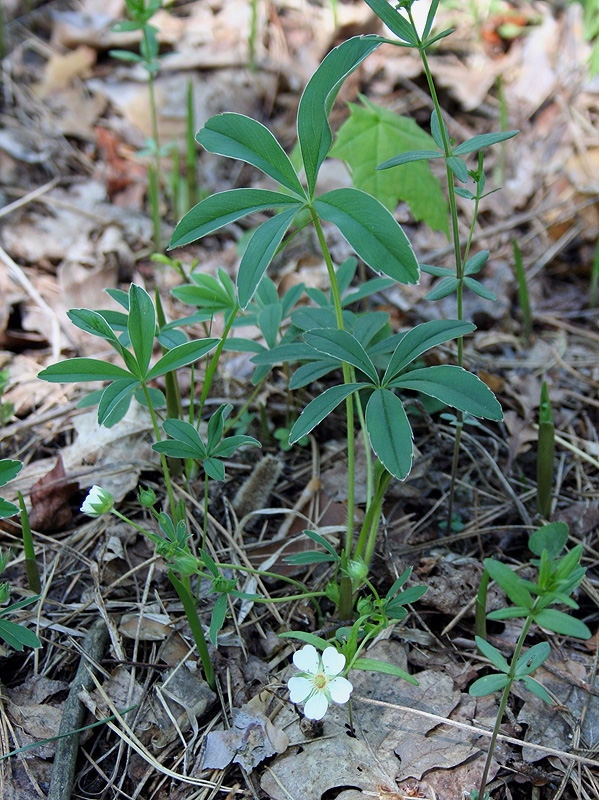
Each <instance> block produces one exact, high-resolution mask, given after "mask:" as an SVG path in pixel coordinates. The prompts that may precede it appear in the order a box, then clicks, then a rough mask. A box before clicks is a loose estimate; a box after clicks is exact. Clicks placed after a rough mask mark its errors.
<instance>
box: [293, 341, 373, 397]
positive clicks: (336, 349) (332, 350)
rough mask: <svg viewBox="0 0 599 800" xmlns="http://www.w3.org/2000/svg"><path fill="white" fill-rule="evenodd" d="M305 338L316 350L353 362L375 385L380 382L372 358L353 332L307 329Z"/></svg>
mask: <svg viewBox="0 0 599 800" xmlns="http://www.w3.org/2000/svg"><path fill="white" fill-rule="evenodd" d="M304 339H305V341H306V342H307V343H308V344H309V345H310V346H311V347H313V348H314V349H315V350H318V351H319V352H321V353H324V354H325V355H327V356H330V357H331V358H337V359H339V361H345V362H346V363H347V364H353V366H354V367H356V368H357V369H359V370H361V371H362V372H364V373H365V374H366V375H367V376H368V377H369V378H370V380H371V381H372V382H373V383H374V384H375V385H377V384H378V382H379V376H378V373H377V371H376V367H375V366H374V364H373V363H372V359H371V358H370V356H369V355H368V353H367V352H366V350H364V348H363V347H362V345H361V344H360V342H359V341H358V340H357V339H356V338H355V336H352V334H351V333H348V332H347V331H339V330H333V329H332V328H326V329H324V330H320V331H307V332H306V333H304Z"/></svg>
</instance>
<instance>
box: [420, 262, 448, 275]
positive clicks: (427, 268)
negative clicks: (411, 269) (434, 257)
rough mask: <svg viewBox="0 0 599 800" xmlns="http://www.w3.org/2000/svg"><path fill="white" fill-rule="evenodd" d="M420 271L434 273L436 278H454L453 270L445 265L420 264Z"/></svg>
mask: <svg viewBox="0 0 599 800" xmlns="http://www.w3.org/2000/svg"><path fill="white" fill-rule="evenodd" d="M420 271H421V272H426V273H427V274H428V275H435V276H436V277H437V278H441V277H449V278H455V270H453V269H448V268H447V267H434V266H433V265H432V264H421V265H420Z"/></svg>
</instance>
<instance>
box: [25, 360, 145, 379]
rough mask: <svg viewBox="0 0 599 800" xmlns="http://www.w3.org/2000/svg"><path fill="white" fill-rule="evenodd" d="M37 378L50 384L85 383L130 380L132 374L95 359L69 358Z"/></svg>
mask: <svg viewBox="0 0 599 800" xmlns="http://www.w3.org/2000/svg"><path fill="white" fill-rule="evenodd" d="M37 377H38V378H41V379H42V380H43V381H49V382H50V383H85V382H86V381H112V380H115V378H130V377H131V373H130V372H128V371H127V370H126V369H123V368H122V367H117V366H116V365H115V364H109V363H108V362H107V361H99V360H98V359H95V358H69V359H68V360H67V361H60V362H59V363H58V364H51V365H50V366H49V367H46V369H43V370H42V371H41V372H40V373H39V374H38V376H37Z"/></svg>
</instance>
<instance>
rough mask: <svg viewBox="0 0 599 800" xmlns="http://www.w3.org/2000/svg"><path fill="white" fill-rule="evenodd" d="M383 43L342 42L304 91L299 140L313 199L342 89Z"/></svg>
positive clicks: (355, 39) (365, 38)
mask: <svg viewBox="0 0 599 800" xmlns="http://www.w3.org/2000/svg"><path fill="white" fill-rule="evenodd" d="M406 24H407V23H406ZM383 41H384V40H383V38H382V37H380V36H372V35H370V36H354V37H352V38H351V39H348V40H347V41H345V42H343V43H342V44H340V45H339V46H338V47H335V49H334V50H331V52H330V53H329V54H328V55H327V56H326V57H325V58H324V60H323V61H322V63H321V64H320V66H319V67H318V69H317V70H316V72H315V73H314V75H312V77H311V78H310V80H309V81H308V83H307V85H306V88H305V89H304V92H303V94H302V97H301V99H300V104H299V108H298V112H297V136H298V140H299V145H300V150H301V155H302V161H303V164H304V171H305V174H306V181H307V183H308V193H309V195H310V197H314V190H315V188H316V178H317V175H318V170H319V169H320V166H321V164H322V162H323V161H324V160H325V158H326V157H327V153H328V152H329V149H330V147H331V142H332V141H333V136H332V134H331V128H330V126H329V114H330V113H331V109H332V108H333V103H334V102H335V99H336V97H337V94H338V93H339V89H340V88H341V85H342V83H343V81H344V80H345V79H346V78H347V76H348V75H351V73H352V72H353V71H354V70H355V69H356V68H357V67H358V66H359V65H360V64H361V63H362V61H364V59H365V58H366V57H367V56H368V55H370V53H372V51H373V50H376V48H377V47H378V46H379V44H381V42H383Z"/></svg>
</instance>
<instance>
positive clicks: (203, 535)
mask: <svg viewBox="0 0 599 800" xmlns="http://www.w3.org/2000/svg"><path fill="white" fill-rule="evenodd" d="M207 538H208V473H207V472H204V530H203V532H202V550H205V549H206V539H207Z"/></svg>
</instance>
